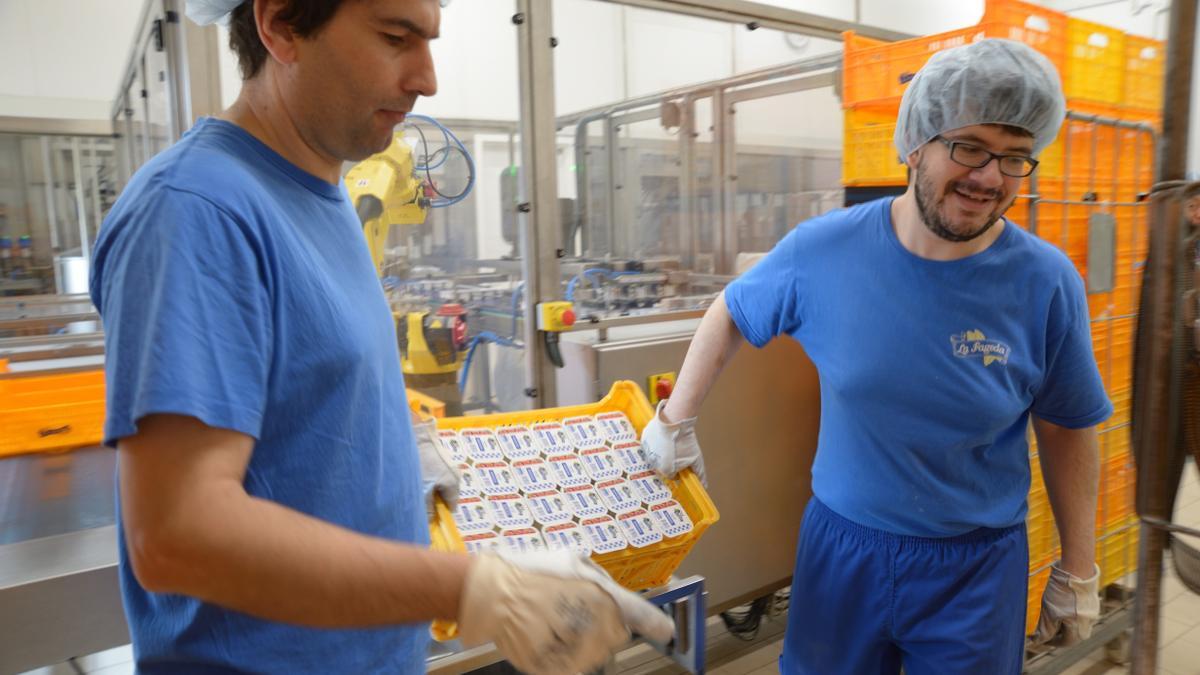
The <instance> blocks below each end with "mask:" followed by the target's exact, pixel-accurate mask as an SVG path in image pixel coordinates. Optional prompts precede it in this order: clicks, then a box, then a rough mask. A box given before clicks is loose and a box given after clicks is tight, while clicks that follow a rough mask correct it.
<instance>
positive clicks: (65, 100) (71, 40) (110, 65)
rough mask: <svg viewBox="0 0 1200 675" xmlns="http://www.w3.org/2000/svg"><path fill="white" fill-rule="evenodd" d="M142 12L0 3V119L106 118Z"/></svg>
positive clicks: (33, 1)
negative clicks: (2, 117) (5, 117)
mask: <svg viewBox="0 0 1200 675" xmlns="http://www.w3.org/2000/svg"><path fill="white" fill-rule="evenodd" d="M141 7H142V0H3V1H2V2H0V116H15V117H54V118H82V119H105V120H106V119H108V118H109V116H110V113H111V110H112V103H113V96H114V95H115V94H116V91H117V87H118V86H119V83H120V79H121V76H122V75H123V74H124V72H125V59H126V58H127V57H128V55H129V50H130V45H131V42H132V40H133V32H134V30H135V24H136V23H137V19H138V16H139V15H140V12H141Z"/></svg>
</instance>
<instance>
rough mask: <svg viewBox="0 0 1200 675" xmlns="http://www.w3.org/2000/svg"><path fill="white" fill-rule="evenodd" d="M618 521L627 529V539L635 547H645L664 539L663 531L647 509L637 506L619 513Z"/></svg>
mask: <svg viewBox="0 0 1200 675" xmlns="http://www.w3.org/2000/svg"><path fill="white" fill-rule="evenodd" d="M617 522H618V523H620V524H621V527H622V529H623V530H624V531H625V539H626V541H628V542H629V545H630V546H633V547H634V548H645V547H647V546H650V545H651V544H657V543H658V542H660V541H662V540H663V535H662V532H659V531H658V528H657V527H656V526H655V524H654V517H653V516H651V515H650V514H649V513H648V512H647V511H646V509H642V508H637V509H632V510H629V511H624V512H622V513H618V514H617Z"/></svg>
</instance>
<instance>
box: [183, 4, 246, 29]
mask: <svg viewBox="0 0 1200 675" xmlns="http://www.w3.org/2000/svg"><path fill="white" fill-rule="evenodd" d="M243 2H246V0H187V4H186V5H185V7H184V10H183V13H184V14H187V18H189V19H191V20H192V21H195V22H196V23H198V24H200V25H201V26H207V25H208V24H210V23H219V24H221V25H222V26H224V25H226V24H228V23H229V15H230V13H232V12H233V10H234V9H236V8H237V6H238V5H240V4H242V3H243Z"/></svg>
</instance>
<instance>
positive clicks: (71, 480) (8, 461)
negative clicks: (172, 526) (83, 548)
mask: <svg viewBox="0 0 1200 675" xmlns="http://www.w3.org/2000/svg"><path fill="white" fill-rule="evenodd" d="M115 471H116V451H115V450H113V449H111V448H101V447H93V448H81V449H79V450H74V451H72V452H66V453H40V454H32V455H17V456H11V457H5V458H3V459H0V545H3V544H12V543H16V542H20V541H28V540H30V539H39V538H42V537H49V536H53V535H59V534H67V533H70V532H77V531H79V530H87V529H91V528H96V527H103V526H106V525H112V524H114V523H115V522H116V497H115V494H116V493H115V492H114V488H113V486H114V476H115Z"/></svg>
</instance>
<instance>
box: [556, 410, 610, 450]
mask: <svg viewBox="0 0 1200 675" xmlns="http://www.w3.org/2000/svg"><path fill="white" fill-rule="evenodd" d="M562 424H563V428H564V429H566V430H567V437H568V438H569V439H571V444H572V445H574V446H575V449H577V450H588V449H591V448H603V447H604V446H605V445H606V438H605V435H604V432H603V431H601V430H600V424H599V423H598V422H596V418H594V417H592V416H591V415H579V416H576V417H568V418H567V419H565V420H563V421H562Z"/></svg>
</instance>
